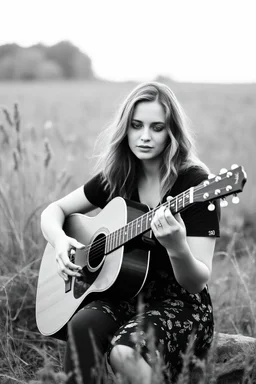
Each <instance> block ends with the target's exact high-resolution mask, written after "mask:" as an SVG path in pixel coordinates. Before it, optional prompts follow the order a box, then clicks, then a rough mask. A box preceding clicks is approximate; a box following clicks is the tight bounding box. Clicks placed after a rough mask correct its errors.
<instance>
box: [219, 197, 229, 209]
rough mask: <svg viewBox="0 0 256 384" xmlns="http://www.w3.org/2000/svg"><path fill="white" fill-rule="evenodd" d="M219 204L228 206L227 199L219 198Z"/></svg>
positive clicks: (223, 206) (222, 206)
mask: <svg viewBox="0 0 256 384" xmlns="http://www.w3.org/2000/svg"><path fill="white" fill-rule="evenodd" d="M220 206H221V208H225V207H227V206H228V202H227V200H226V199H225V197H223V199H221V201H220Z"/></svg>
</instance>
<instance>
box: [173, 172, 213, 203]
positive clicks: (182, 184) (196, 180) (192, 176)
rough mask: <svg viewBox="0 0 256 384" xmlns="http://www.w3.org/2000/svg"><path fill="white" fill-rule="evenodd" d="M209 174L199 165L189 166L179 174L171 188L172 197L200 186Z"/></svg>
mask: <svg viewBox="0 0 256 384" xmlns="http://www.w3.org/2000/svg"><path fill="white" fill-rule="evenodd" d="M208 174H209V172H208V171H207V169H206V168H204V167H203V166H201V165H191V166H190V167H188V168H186V169H183V170H181V171H180V172H179V174H178V177H177V179H176V181H175V183H174V185H173V187H172V194H173V196H175V195H177V194H179V193H181V192H183V191H185V190H186V189H188V188H190V187H194V186H196V185H198V184H200V183H201V182H202V181H204V180H206V179H207V178H208Z"/></svg>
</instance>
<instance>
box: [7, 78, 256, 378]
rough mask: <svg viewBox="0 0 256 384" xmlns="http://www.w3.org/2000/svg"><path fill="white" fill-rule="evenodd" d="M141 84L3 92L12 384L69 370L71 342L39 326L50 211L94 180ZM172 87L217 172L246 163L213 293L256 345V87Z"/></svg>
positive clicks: (226, 217) (218, 312) (218, 308)
mask: <svg viewBox="0 0 256 384" xmlns="http://www.w3.org/2000/svg"><path fill="white" fill-rule="evenodd" d="M134 85H135V84H134V83H108V82H95V83H94V82H91V83H90V82H89V83H87V82H84V83H83V82H79V83H78V82H72V83H69V82H66V83H65V82H61V83H2V84H0V106H1V108H0V223H1V238H0V340H1V341H0V361H1V362H0V382H1V383H3V384H6V383H8V384H9V383H10V384H14V383H28V382H29V380H33V379H35V380H36V376H37V374H36V372H37V371H38V369H39V368H40V367H41V366H45V363H44V358H45V356H47V357H50V359H51V362H52V364H53V366H54V367H55V368H56V370H57V371H61V361H62V353H63V343H61V342H55V341H54V340H49V339H48V340H46V339H45V338H44V337H42V336H40V335H39V333H38V331H37V329H36V325H35V318H34V305H35V291H36V283H37V275H38V268H39V263H40V258H41V256H42V253H43V249H44V246H45V241H44V239H43V238H42V235H41V232H40V228H39V217H40V213H41V211H42V209H43V208H44V207H45V206H46V205H47V204H48V203H49V202H50V201H52V200H54V199H56V198H58V197H60V196H62V195H64V194H66V193H67V192H69V191H71V190H72V189H74V188H76V187H78V186H80V185H81V184H83V183H84V182H85V181H86V180H87V179H88V178H89V177H90V170H91V168H92V165H93V163H94V160H93V158H92V150H93V144H94V141H95V138H96V136H97V135H98V134H99V133H100V132H101V130H102V129H104V128H105V127H106V126H107V124H108V122H109V121H110V119H111V117H112V116H113V114H114V112H115V109H116V107H117V106H118V105H119V104H120V103H121V102H122V100H123V98H124V97H125V96H126V95H127V93H128V92H129V91H130V90H131V89H132V88H133V87H134ZM171 87H172V89H173V90H174V92H175V94H176V95H177V97H178V99H179V100H180V102H181V103H182V105H183V106H184V109H185V111H186V112H187V115H188V117H189V119H190V121H191V127H192V129H193V131H194V132H195V135H196V139H197V142H198V151H199V154H200V156H201V158H202V160H203V161H205V162H206V163H207V164H208V166H209V167H210V168H211V170H212V172H213V173H218V172H219V170H220V169H221V168H223V167H225V168H230V166H231V164H233V163H237V164H239V165H243V166H244V168H245V170H246V172H247V175H248V181H247V183H246V185H245V188H244V191H243V193H242V194H241V195H240V200H241V201H240V204H239V205H232V204H231V203H230V204H229V206H228V207H227V208H226V209H225V210H224V209H223V210H222V219H221V232H222V236H221V238H220V239H219V240H218V243H217V247H216V255H215V258H214V268H213V275H212V279H211V282H210V290H211V293H212V300H213V304H214V308H215V319H216V328H217V330H218V331H220V332H228V333H243V334H245V335H249V336H254V337H256V324H255V318H256V316H255V315H256V310H255V301H254V297H253V294H254V292H255V288H256V284H255V249H256V246H255V244H256V242H255V238H256V226H255V223H254V221H255V220H254V216H255V208H256V196H255V195H254V192H255V186H256V173H255V171H254V166H253V164H254V163H255V161H254V152H255V142H256V133H255V128H256V113H255V110H256V96H255V95H256V85H201V84H182V83H174V84H171ZM15 103H17V104H15ZM229 201H230V199H229ZM44 372H48V373H49V372H51V370H50V369H48V371H47V369H44ZM38 380H39V381H38V383H41V382H43V379H38ZM47 380H48V381H45V383H53V382H54V383H55V382H56V383H57V382H61V374H60V376H59V378H56V376H54V379H52V380H55V381H51V379H50V378H49V379H47ZM58 380H59V381H58Z"/></svg>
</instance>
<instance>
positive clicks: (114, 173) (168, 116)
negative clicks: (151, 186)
mask: <svg viewBox="0 0 256 384" xmlns="http://www.w3.org/2000/svg"><path fill="white" fill-rule="evenodd" d="M142 101H148V102H150V101H158V102H159V103H160V104H161V105H162V106H163V109H164V112H165V123H166V129H167V131H168V134H169V140H168V142H167V145H166V148H165V149H164V151H163V153H162V155H161V164H160V169H159V177H160V186H161V191H160V195H161V200H162V199H163V197H164V196H165V195H166V193H167V192H168V191H169V190H170V188H171V187H172V185H173V184H174V182H175V180H176V178H177V176H178V174H179V173H180V172H181V171H184V170H186V169H187V168H189V167H191V166H199V167H201V168H203V169H205V170H206V171H207V172H208V171H209V170H208V168H207V167H206V165H205V164H204V163H203V162H202V161H200V159H199V158H198V156H197V154H196V149H195V144H194V139H193V137H192V134H191V132H190V129H189V127H188V123H187V117H186V115H185V113H184V111H183V109H182V107H181V105H180V104H179V102H178V100H177V98H176V96H175V95H174V93H173V92H172V90H171V89H170V88H169V87H168V86H167V85H165V84H162V83H159V82H147V83H142V84H140V85H139V86H137V87H136V88H135V89H134V90H133V91H132V92H131V93H130V94H129V95H128V97H127V98H126V100H124V102H123V104H122V105H121V106H120V108H119V110H118V111H117V113H116V116H115V118H114V119H113V121H112V123H111V124H110V125H109V126H108V127H107V129H106V130H105V131H103V132H102V133H101V134H100V136H99V137H98V140H96V144H95V145H96V148H97V147H98V146H99V148H100V154H99V155H96V156H97V157H98V160H97V162H96V165H95V168H94V172H95V173H101V174H102V183H103V184H104V187H105V189H107V190H108V191H109V200H111V199H112V198H113V197H115V196H122V197H124V198H127V199H129V198H131V195H132V192H133V190H134V188H135V187H136V186H137V182H138V175H139V174H140V172H141V165H140V160H138V159H137V158H136V156H135V155H134V154H133V152H132V151H131V150H130V148H129V146H128V140H127V130H128V128H129V126H130V124H131V120H132V117H133V113H134V109H135V107H136V105H137V104H138V103H140V102H142Z"/></svg>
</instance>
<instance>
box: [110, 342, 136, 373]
mask: <svg viewBox="0 0 256 384" xmlns="http://www.w3.org/2000/svg"><path fill="white" fill-rule="evenodd" d="M109 360H110V364H111V366H112V368H114V370H116V371H117V370H119V369H120V367H121V366H122V365H123V364H124V363H127V362H128V361H130V362H135V361H136V360H135V351H134V349H132V348H131V347H128V346H127V345H115V346H114V347H113V348H112V349H111V352H110V355H109Z"/></svg>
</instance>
